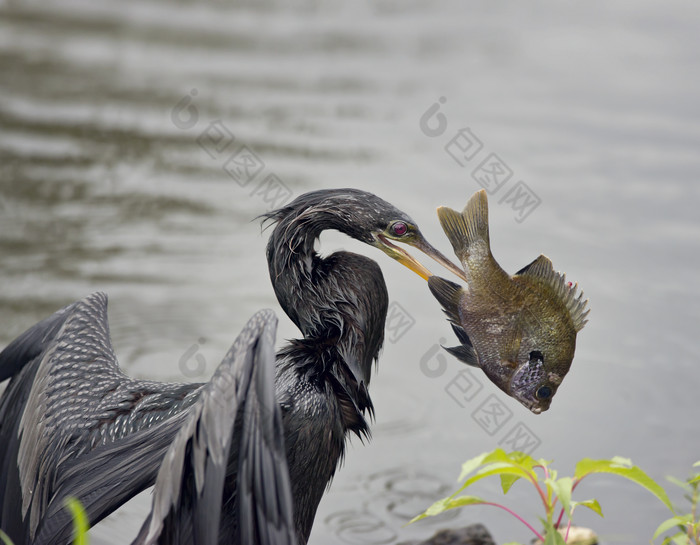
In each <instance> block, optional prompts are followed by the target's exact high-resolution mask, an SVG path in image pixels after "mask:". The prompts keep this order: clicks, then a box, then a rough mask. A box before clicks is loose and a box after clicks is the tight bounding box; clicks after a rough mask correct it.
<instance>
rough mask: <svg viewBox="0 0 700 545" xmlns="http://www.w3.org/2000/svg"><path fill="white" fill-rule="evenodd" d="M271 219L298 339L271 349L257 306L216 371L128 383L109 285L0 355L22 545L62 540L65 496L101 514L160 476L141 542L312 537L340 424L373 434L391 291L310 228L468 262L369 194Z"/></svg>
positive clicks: (1, 418)
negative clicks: (173, 380)
mask: <svg viewBox="0 0 700 545" xmlns="http://www.w3.org/2000/svg"><path fill="white" fill-rule="evenodd" d="M266 218H267V219H268V220H270V221H272V222H274V223H275V228H274V231H273V232H272V234H271V236H270V240H269V243H268V246H267V258H268V264H269V270H270V277H271V280H272V284H273V286H274V290H275V294H276V295H277V298H278V300H279V303H280V305H281V307H282V308H283V310H284V311H285V312H286V313H287V315H288V316H289V317H290V318H291V319H292V321H293V322H294V323H295V324H296V325H297V326H298V327H299V329H300V330H301V332H302V334H303V338H301V339H298V340H293V341H291V342H290V343H289V344H288V345H287V346H286V347H284V348H283V349H282V350H281V351H280V352H279V353H278V354H277V355H276V359H274V358H273V357H272V355H271V354H272V353H273V348H272V347H273V346H274V330H275V319H274V316H273V315H272V313H271V312H269V311H263V312H262V313H259V314H257V315H256V316H255V317H253V318H252V319H251V321H250V322H249V324H248V326H247V327H246V328H245V329H244V331H243V332H242V333H241V335H240V336H239V338H238V339H237V341H236V343H235V344H234V346H233V347H232V348H231V350H230V351H229V353H228V354H227V355H226V357H225V358H224V360H223V362H222V363H221V365H220V366H219V368H218V369H217V372H216V373H215V374H214V376H213V377H212V379H211V381H210V382H208V383H206V384H165V383H158V382H152V381H143V380H135V379H132V378H130V377H128V376H126V375H125V374H123V372H122V371H121V369H120V368H119V365H118V362H117V359H116V356H115V354H114V352H113V350H112V345H111V342H110V338H109V328H108V323H107V298H106V296H104V295H103V294H94V295H92V296H89V297H87V298H86V299H84V300H82V301H79V302H77V303H74V304H72V305H70V306H68V307H65V308H64V309H62V310H60V311H59V312H57V313H56V314H54V315H53V316H51V317H49V318H47V319H46V320H44V321H42V322H40V323H38V324H37V325H35V326H34V327H32V328H31V329H29V330H28V331H26V332H25V333H24V334H22V335H21V336H20V337H18V338H17V339H15V340H14V341H13V342H12V343H11V344H10V345H8V346H7V347H6V348H5V350H4V351H3V352H2V353H0V383H1V382H3V381H4V380H6V379H10V382H9V384H8V386H7V388H6V390H5V392H4V393H3V395H2V397H0V529H2V530H4V531H5V532H6V533H7V534H8V535H9V536H10V537H11V538H12V539H13V540H14V542H15V544H16V545H21V544H24V543H27V544H29V543H31V544H49V543H50V544H61V543H66V542H68V541H69V540H70V538H71V532H72V528H71V520H70V519H69V515H68V513H67V512H66V510H65V509H64V508H63V507H64V502H65V500H66V498H68V497H77V498H78V499H79V500H80V501H81V502H82V504H83V506H84V508H85V510H86V511H87V514H88V516H89V519H90V523H91V524H96V523H97V522H98V521H100V520H101V519H103V518H104V517H106V516H107V515H109V514H110V513H111V512H112V511H114V510H115V509H116V508H118V507H119V506H120V505H122V504H123V503H124V502H126V501H127V500H128V499H130V498H131V497H133V496H134V495H136V494H137V493H138V492H140V491H142V490H144V489H145V488H147V487H148V486H151V485H153V484H154V482H155V484H156V487H155V490H154V499H153V510H152V512H151V514H150V515H149V517H148V519H147V520H146V522H145V523H144V526H143V528H142V530H141V533H140V534H139V536H138V537H137V539H136V541H135V543H193V542H194V543H217V542H218V543H241V544H248V543H263V544H267V543H289V544H292V543H295V542H298V543H306V541H307V539H308V536H309V533H310V531H311V526H312V523H313V519H314V516H315V513H316V509H317V506H318V503H319V501H320V499H321V496H322V495H323V492H324V490H325V488H326V486H327V484H328V482H329V481H330V479H331V478H332V476H333V474H334V473H335V470H336V468H337V466H338V464H339V462H340V460H341V459H342V456H343V452H344V447H345V440H346V437H347V435H348V433H349V432H353V433H355V434H357V435H359V436H366V435H367V433H368V425H367V422H366V420H365V413H367V412H369V413H371V411H372V402H371V400H370V397H369V393H368V391H367V387H368V385H369V381H370V374H371V367H372V362H373V361H376V359H377V357H378V354H379V351H380V348H381V346H382V343H383V338H384V323H385V319H386V313H387V302H388V297H387V290H386V285H385V283H384V279H383V276H382V273H381V270H380V269H379V266H378V265H377V264H376V263H375V262H374V261H372V260H371V259H369V258H366V257H364V256H361V255H357V254H354V253H350V252H344V251H341V252H336V253H333V254H331V255H329V256H328V257H325V258H323V257H321V256H320V255H318V254H317V253H316V252H315V251H314V243H315V241H316V240H317V238H318V237H319V235H320V234H321V232H322V231H324V230H327V229H335V230H338V231H341V232H343V233H345V234H347V235H349V236H351V237H353V238H355V239H357V240H360V241H362V242H365V243H367V244H370V245H373V246H376V247H378V248H380V249H381V250H382V251H384V252H385V253H387V254H388V255H389V256H390V257H392V258H394V259H396V260H398V261H399V262H401V263H402V264H404V265H406V266H407V267H408V268H410V269H411V270H413V271H414V272H416V273H417V274H419V275H420V276H422V277H423V278H425V279H427V278H428V277H429V276H430V272H429V271H428V270H427V269H425V268H424V267H423V266H422V265H421V264H420V263H418V262H417V261H416V260H415V259H413V258H412V257H411V256H410V255H409V254H408V253H406V252H405V251H404V250H402V249H400V248H399V247H398V246H396V245H395V244H393V242H405V243H407V244H409V245H411V246H413V247H415V248H418V249H420V250H421V251H423V252H424V253H426V254H427V255H428V256H430V257H432V258H433V259H435V260H436V261H437V262H439V263H441V264H443V265H444V266H446V267H448V268H449V269H450V270H452V271H453V272H455V273H456V274H459V275H461V274H462V272H461V270H460V269H459V268H458V267H456V266H455V265H453V264H452V263H451V262H450V261H449V260H448V259H447V258H445V257H444V256H443V255H442V254H441V253H440V252H438V251H437V250H435V249H434V248H433V247H432V246H431V245H430V244H428V243H427V242H426V241H425V239H424V238H423V236H422V235H421V233H420V231H419V230H418V227H417V226H416V224H415V223H414V222H413V221H412V220H411V219H410V218H409V217H408V216H407V215H406V214H404V213H403V212H401V211H400V210H397V209H396V208H395V207H393V206H392V205H391V204H389V203H387V202H386V201H383V200H382V199H380V198H378V197H376V196H375V195H372V194H371V193H367V192H363V191H359V190H355V189H340V190H322V191H315V192H311V193H307V194H304V195H302V196H300V197H298V198H297V199H296V200H294V201H293V202H291V203H290V204H289V205H287V206H285V207H284V208H281V209H279V210H276V211H274V212H271V213H269V214H266ZM392 241H393V242H392ZM273 375H274V379H273V378H272V377H273ZM166 453H167V455H166ZM285 462H286V465H285ZM159 468H160V473H159ZM156 477H157V480H156Z"/></svg>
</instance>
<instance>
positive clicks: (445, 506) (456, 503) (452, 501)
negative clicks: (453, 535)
mask: <svg viewBox="0 0 700 545" xmlns="http://www.w3.org/2000/svg"><path fill="white" fill-rule="evenodd" d="M479 503H484V500H483V499H481V498H477V497H476V496H460V497H458V498H453V497H451V496H449V497H447V498H442V499H441V500H438V501H436V502H435V503H434V504H433V505H431V506H430V507H428V508H427V509H426V510H425V511H424V512H423V513H421V514H420V515H418V516H417V517H413V518H412V519H411V521H410V522H409V524H412V523H414V522H416V521H419V520H421V519H424V518H426V517H434V516H436V515H439V514H440V513H443V512H445V511H448V510H450V509H455V508H456V507H463V506H465V505H476V504H479Z"/></svg>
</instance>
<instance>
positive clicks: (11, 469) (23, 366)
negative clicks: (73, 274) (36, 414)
mask: <svg viewBox="0 0 700 545" xmlns="http://www.w3.org/2000/svg"><path fill="white" fill-rule="evenodd" d="M74 308H75V304H73V305H69V306H67V307H65V308H63V309H61V310H59V311H58V312H56V313H55V314H53V315H52V316H49V317H48V318H46V319H45V320H42V321H41V322H39V323H38V324H36V325H35V326H34V327H32V328H30V329H29V330H27V331H26V332H24V333H23V334H22V335H20V336H19V337H17V338H16V339H15V340H14V341H12V342H11V343H10V344H9V345H8V346H7V347H6V348H5V349H4V350H3V351H2V352H0V382H3V381H5V380H7V379H10V378H11V379H12V380H11V382H10V384H9V385H8V386H7V388H6V389H5V391H4V393H3V394H2V396H0V529H2V530H4V531H5V532H6V533H8V534H9V535H10V536H13V537H14V539H15V540H17V541H19V540H21V541H24V528H23V524H22V515H21V504H20V501H19V500H18V498H21V497H22V496H21V494H22V490H21V485H20V479H19V472H18V467H17V451H18V449H19V436H18V433H19V432H18V429H19V421H20V417H21V415H22V411H23V410H24V406H25V404H26V402H27V398H28V396H29V390H30V388H31V384H32V381H33V380H34V375H35V374H36V367H37V362H38V359H39V358H40V356H41V354H42V353H43V352H44V351H45V350H46V348H47V347H48V346H49V345H50V344H51V343H52V342H53V340H54V339H55V337H56V336H57V335H58V332H59V330H60V329H61V327H62V326H63V324H64V322H65V321H66V319H67V318H68V317H69V316H70V315H71V312H72V311H73V310H74Z"/></svg>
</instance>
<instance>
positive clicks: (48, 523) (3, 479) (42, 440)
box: [0, 293, 198, 543]
mask: <svg viewBox="0 0 700 545" xmlns="http://www.w3.org/2000/svg"><path fill="white" fill-rule="evenodd" d="M0 376H4V377H10V376H11V377H12V380H11V381H10V383H9V385H8V386H7V388H6V390H5V392H4V393H3V395H2V397H0V528H2V529H3V530H4V531H5V532H6V533H8V534H9V535H10V537H11V538H13V539H14V540H15V541H17V542H34V543H61V542H62V540H63V542H65V541H68V540H69V539H70V521H69V520H67V518H66V516H65V513H63V512H62V510H63V504H64V502H65V500H66V498H67V497H70V496H75V497H78V499H80V500H81V502H83V503H84V505H85V507H86V510H87V512H88V516H89V518H90V521H91V523H93V524H94V523H96V522H97V521H98V520H100V519H101V518H103V517H105V516H106V515H108V514H109V513H110V512H111V511H113V510H114V509H116V508H117V507H119V505H121V503H123V502H124V501H126V500H127V499H129V498H130V497H132V496H134V495H135V494H137V493H138V492H140V491H141V490H142V489H143V488H145V487H147V486H149V485H150V484H152V482H153V480H154V479H155V475H156V472H157V468H158V466H159V464H160V457H158V456H162V455H163V454H164V452H165V450H166V449H167V447H168V445H169V443H170V441H172V438H173V437H174V436H175V433H176V431H177V423H176V422H173V423H172V424H171V423H170V422H165V423H164V425H163V427H162V428H161V427H159V426H158V423H159V422H161V421H163V420H172V419H173V418H175V415H177V413H178V410H184V409H185V408H186V407H187V406H188V404H189V405H191V404H192V403H193V402H194V400H195V399H196V390H197V388H198V385H162V384H157V383H149V382H145V381H134V380H132V379H129V378H128V377H126V376H125V375H124V374H123V373H122V372H121V370H120V369H119V365H118V362H117V359H116V356H115V354H114V351H113V349H112V344H111V341H110V337H109V326H108V323H107V297H106V295H104V294H102V293H96V294H93V295H90V296H88V297H86V298H85V299H83V300H81V301H78V302H77V303H74V304H73V305H70V306H68V307H66V308H65V309H63V310H61V311H59V312H57V313H56V314H54V315H53V316H51V317H49V318H48V319H46V320H44V321H43V322H40V323H39V324H37V325H36V326H34V327H33V328H31V329H30V330H29V331H27V332H26V333H24V334H23V335H21V336H20V337H19V338H18V339H17V340H15V341H14V342H13V343H11V344H10V345H9V346H8V347H7V348H6V349H5V350H4V351H3V352H2V354H0ZM173 400H177V401H173ZM176 420H177V419H176ZM167 425H170V426H172V425H175V426H176V427H175V428H173V429H169V428H168V427H167ZM156 426H158V427H159V430H158V432H154V430H153V429H143V428H154V427H156ZM139 429H143V431H141V432H139V431H138V430H139ZM132 435H134V437H132ZM125 439H129V440H128V441H126V442H125V443H124V444H122V443H121V442H122V441H125ZM137 445H141V447H140V450H142V451H143V452H144V453H146V454H145V455H144V456H143V459H142V458H141V457H137V456H136V455H135V453H136V452H137V450H134V449H135V448H136V446H137ZM144 445H148V447H144ZM129 447H131V448H129ZM100 464H101V465H100ZM97 467H101V468H102V470H101V473H100V472H99V470H96V469H95V468H97ZM117 468H119V471H121V472H122V473H123V474H124V475H120V474H119V473H117V472H116V471H117ZM122 478H123V483H124V485H123V487H119V489H118V491H116V492H115V491H114V490H115V488H116V486H115V483H119V482H120V481H122ZM108 492H112V493H113V495H111V496H110V495H105V494H107V493H108ZM47 529H48V530H47ZM61 536H63V537H65V539H63V537H61Z"/></svg>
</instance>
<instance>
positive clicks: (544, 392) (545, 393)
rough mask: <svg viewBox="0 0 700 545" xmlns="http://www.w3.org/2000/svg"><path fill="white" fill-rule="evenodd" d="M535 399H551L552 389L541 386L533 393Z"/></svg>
mask: <svg viewBox="0 0 700 545" xmlns="http://www.w3.org/2000/svg"><path fill="white" fill-rule="evenodd" d="M535 397H536V398H537V399H549V398H550V397H552V389H551V388H550V387H549V386H541V387H540V388H539V389H538V390H537V392H535Z"/></svg>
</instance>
